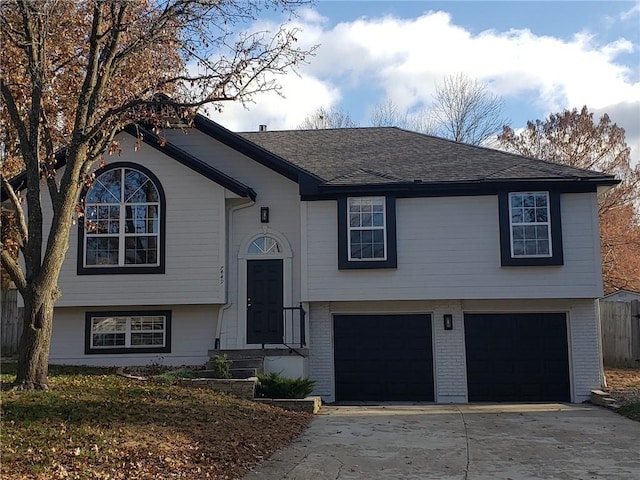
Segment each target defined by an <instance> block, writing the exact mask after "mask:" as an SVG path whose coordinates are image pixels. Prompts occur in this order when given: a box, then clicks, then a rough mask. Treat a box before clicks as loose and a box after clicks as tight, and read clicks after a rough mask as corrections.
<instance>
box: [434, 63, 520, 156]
mask: <svg viewBox="0 0 640 480" xmlns="http://www.w3.org/2000/svg"><path fill="white" fill-rule="evenodd" d="M433 98H434V105H433V110H432V113H433V116H434V121H435V124H436V132H437V135H440V136H442V137H445V138H449V139H451V140H454V141H456V142H463V143H470V144H472V145H485V144H487V142H488V141H490V140H491V139H492V137H497V135H498V134H500V132H502V127H503V126H504V125H507V124H508V123H509V122H508V120H507V119H506V118H504V117H503V115H502V109H503V102H502V99H500V98H499V97H498V96H496V95H494V94H492V93H491V92H489V90H488V89H487V87H486V85H484V84H483V83H481V82H479V81H478V80H473V79H471V78H469V77H467V76H466V75H464V74H461V73H460V74H457V75H451V76H448V77H446V78H445V79H444V81H443V82H442V84H440V85H438V86H437V87H436V91H435V94H434V96H433Z"/></svg>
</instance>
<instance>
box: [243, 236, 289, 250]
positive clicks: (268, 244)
mask: <svg viewBox="0 0 640 480" xmlns="http://www.w3.org/2000/svg"><path fill="white" fill-rule="evenodd" d="M248 253H262V254H267V255H268V254H276V253H282V247H280V244H279V243H278V241H277V240H276V239H275V238H273V237H267V236H262V237H258V238H256V239H255V240H254V241H253V242H251V244H250V245H249V249H248Z"/></svg>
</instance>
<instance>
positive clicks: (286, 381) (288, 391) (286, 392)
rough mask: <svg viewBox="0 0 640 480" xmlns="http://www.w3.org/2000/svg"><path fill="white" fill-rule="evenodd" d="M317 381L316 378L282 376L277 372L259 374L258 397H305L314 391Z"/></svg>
mask: <svg viewBox="0 0 640 480" xmlns="http://www.w3.org/2000/svg"><path fill="white" fill-rule="evenodd" d="M315 383H316V382H315V380H311V379H309V378H288V377H282V376H280V374H279V373H276V372H272V373H267V374H265V375H258V385H257V386H256V397H257V398H304V397H307V396H308V395H309V394H310V393H311V392H312V391H313V387H314V385H315Z"/></svg>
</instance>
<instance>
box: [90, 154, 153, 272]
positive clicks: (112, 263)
mask: <svg viewBox="0 0 640 480" xmlns="http://www.w3.org/2000/svg"><path fill="white" fill-rule="evenodd" d="M84 213H85V214H84V218H83V222H82V225H81V235H82V243H81V245H82V265H79V267H81V268H79V269H78V270H79V272H78V273H163V270H162V269H163V268H164V267H163V258H164V255H163V251H164V244H163V243H164V242H163V240H164V239H163V235H164V231H163V230H164V193H163V191H162V187H161V185H160V183H159V182H158V179H157V178H156V177H155V176H154V175H153V174H152V173H151V172H150V171H148V170H147V169H146V168H144V167H141V166H139V165H133V164H125V163H116V164H113V165H109V166H108V167H106V168H105V169H103V170H99V171H98V172H97V176H96V179H95V180H94V182H93V184H92V185H91V188H90V189H89V190H88V191H87V192H86V194H85V198H84Z"/></svg>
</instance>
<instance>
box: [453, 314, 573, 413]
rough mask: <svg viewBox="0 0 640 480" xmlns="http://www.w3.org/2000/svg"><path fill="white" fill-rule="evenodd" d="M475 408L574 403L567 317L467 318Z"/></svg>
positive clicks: (471, 394) (469, 378)
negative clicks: (488, 404)
mask: <svg viewBox="0 0 640 480" xmlns="http://www.w3.org/2000/svg"><path fill="white" fill-rule="evenodd" d="M464 329H465V342H466V353H467V384H468V393H469V401H470V402H484V401H489V402H538V401H570V393H569V357H568V348H567V321H566V316H565V314H564V313H524V314H523V313H518V314H503V313H501V314H466V315H465V316H464Z"/></svg>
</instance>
